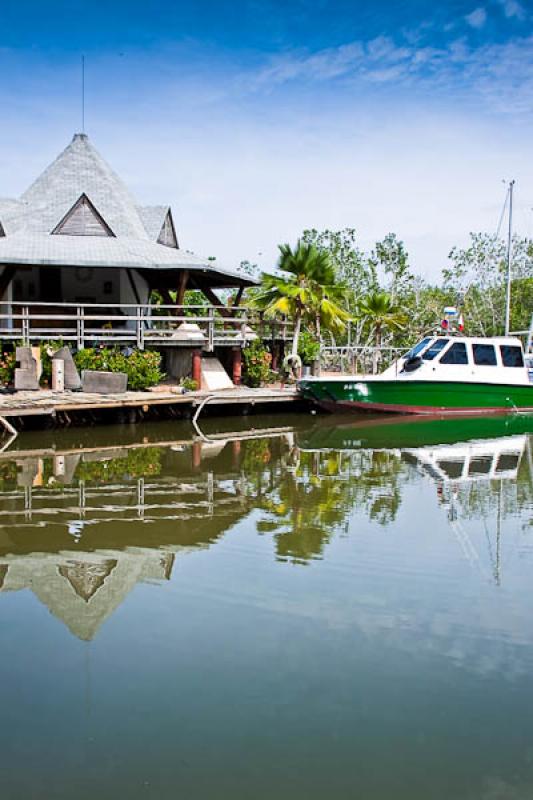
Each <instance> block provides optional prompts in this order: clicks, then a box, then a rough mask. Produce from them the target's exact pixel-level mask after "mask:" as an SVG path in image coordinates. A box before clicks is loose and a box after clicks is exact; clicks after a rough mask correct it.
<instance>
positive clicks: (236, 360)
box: [232, 347, 242, 386]
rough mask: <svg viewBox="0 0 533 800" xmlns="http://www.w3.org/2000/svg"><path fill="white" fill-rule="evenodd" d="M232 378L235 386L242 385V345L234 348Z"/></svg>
mask: <svg viewBox="0 0 533 800" xmlns="http://www.w3.org/2000/svg"><path fill="white" fill-rule="evenodd" d="M232 355H233V359H232V373H233V374H232V380H233V383H234V384H235V386H240V385H241V374H242V350H241V348H240V347H233V348H232Z"/></svg>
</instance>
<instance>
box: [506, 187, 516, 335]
mask: <svg viewBox="0 0 533 800" xmlns="http://www.w3.org/2000/svg"><path fill="white" fill-rule="evenodd" d="M513 189H514V180H513V181H509V229H508V232H507V289H506V293H505V335H506V336H509V331H510V329H511V256H512V249H513Z"/></svg>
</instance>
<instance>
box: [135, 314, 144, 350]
mask: <svg viewBox="0 0 533 800" xmlns="http://www.w3.org/2000/svg"><path fill="white" fill-rule="evenodd" d="M135 328H136V332H137V347H138V348H139V350H144V328H143V315H142V307H141V306H135Z"/></svg>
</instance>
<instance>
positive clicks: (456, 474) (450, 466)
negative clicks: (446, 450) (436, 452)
mask: <svg viewBox="0 0 533 800" xmlns="http://www.w3.org/2000/svg"><path fill="white" fill-rule="evenodd" d="M437 466H438V467H439V468H440V469H441V470H442V471H443V472H444V474H445V475H446V477H447V478H451V479H452V480H458V479H459V478H461V477H462V475H463V471H464V467H465V462H464V461H463V460H461V461H452V460H451V459H449V460H448V459H446V460H445V461H444V460H443V461H437Z"/></svg>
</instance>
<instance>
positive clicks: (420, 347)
mask: <svg viewBox="0 0 533 800" xmlns="http://www.w3.org/2000/svg"><path fill="white" fill-rule="evenodd" d="M430 341H431V337H430V336H426V338H425V339H422V341H421V342H418V344H415V346H414V347H413V348H411V350H409V352H408V353H406V354H405V355H404V358H414V357H415V356H417V355H418V354H419V353H420V351H421V350H423V349H424V347H427V345H428V344H429V343H430Z"/></svg>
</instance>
